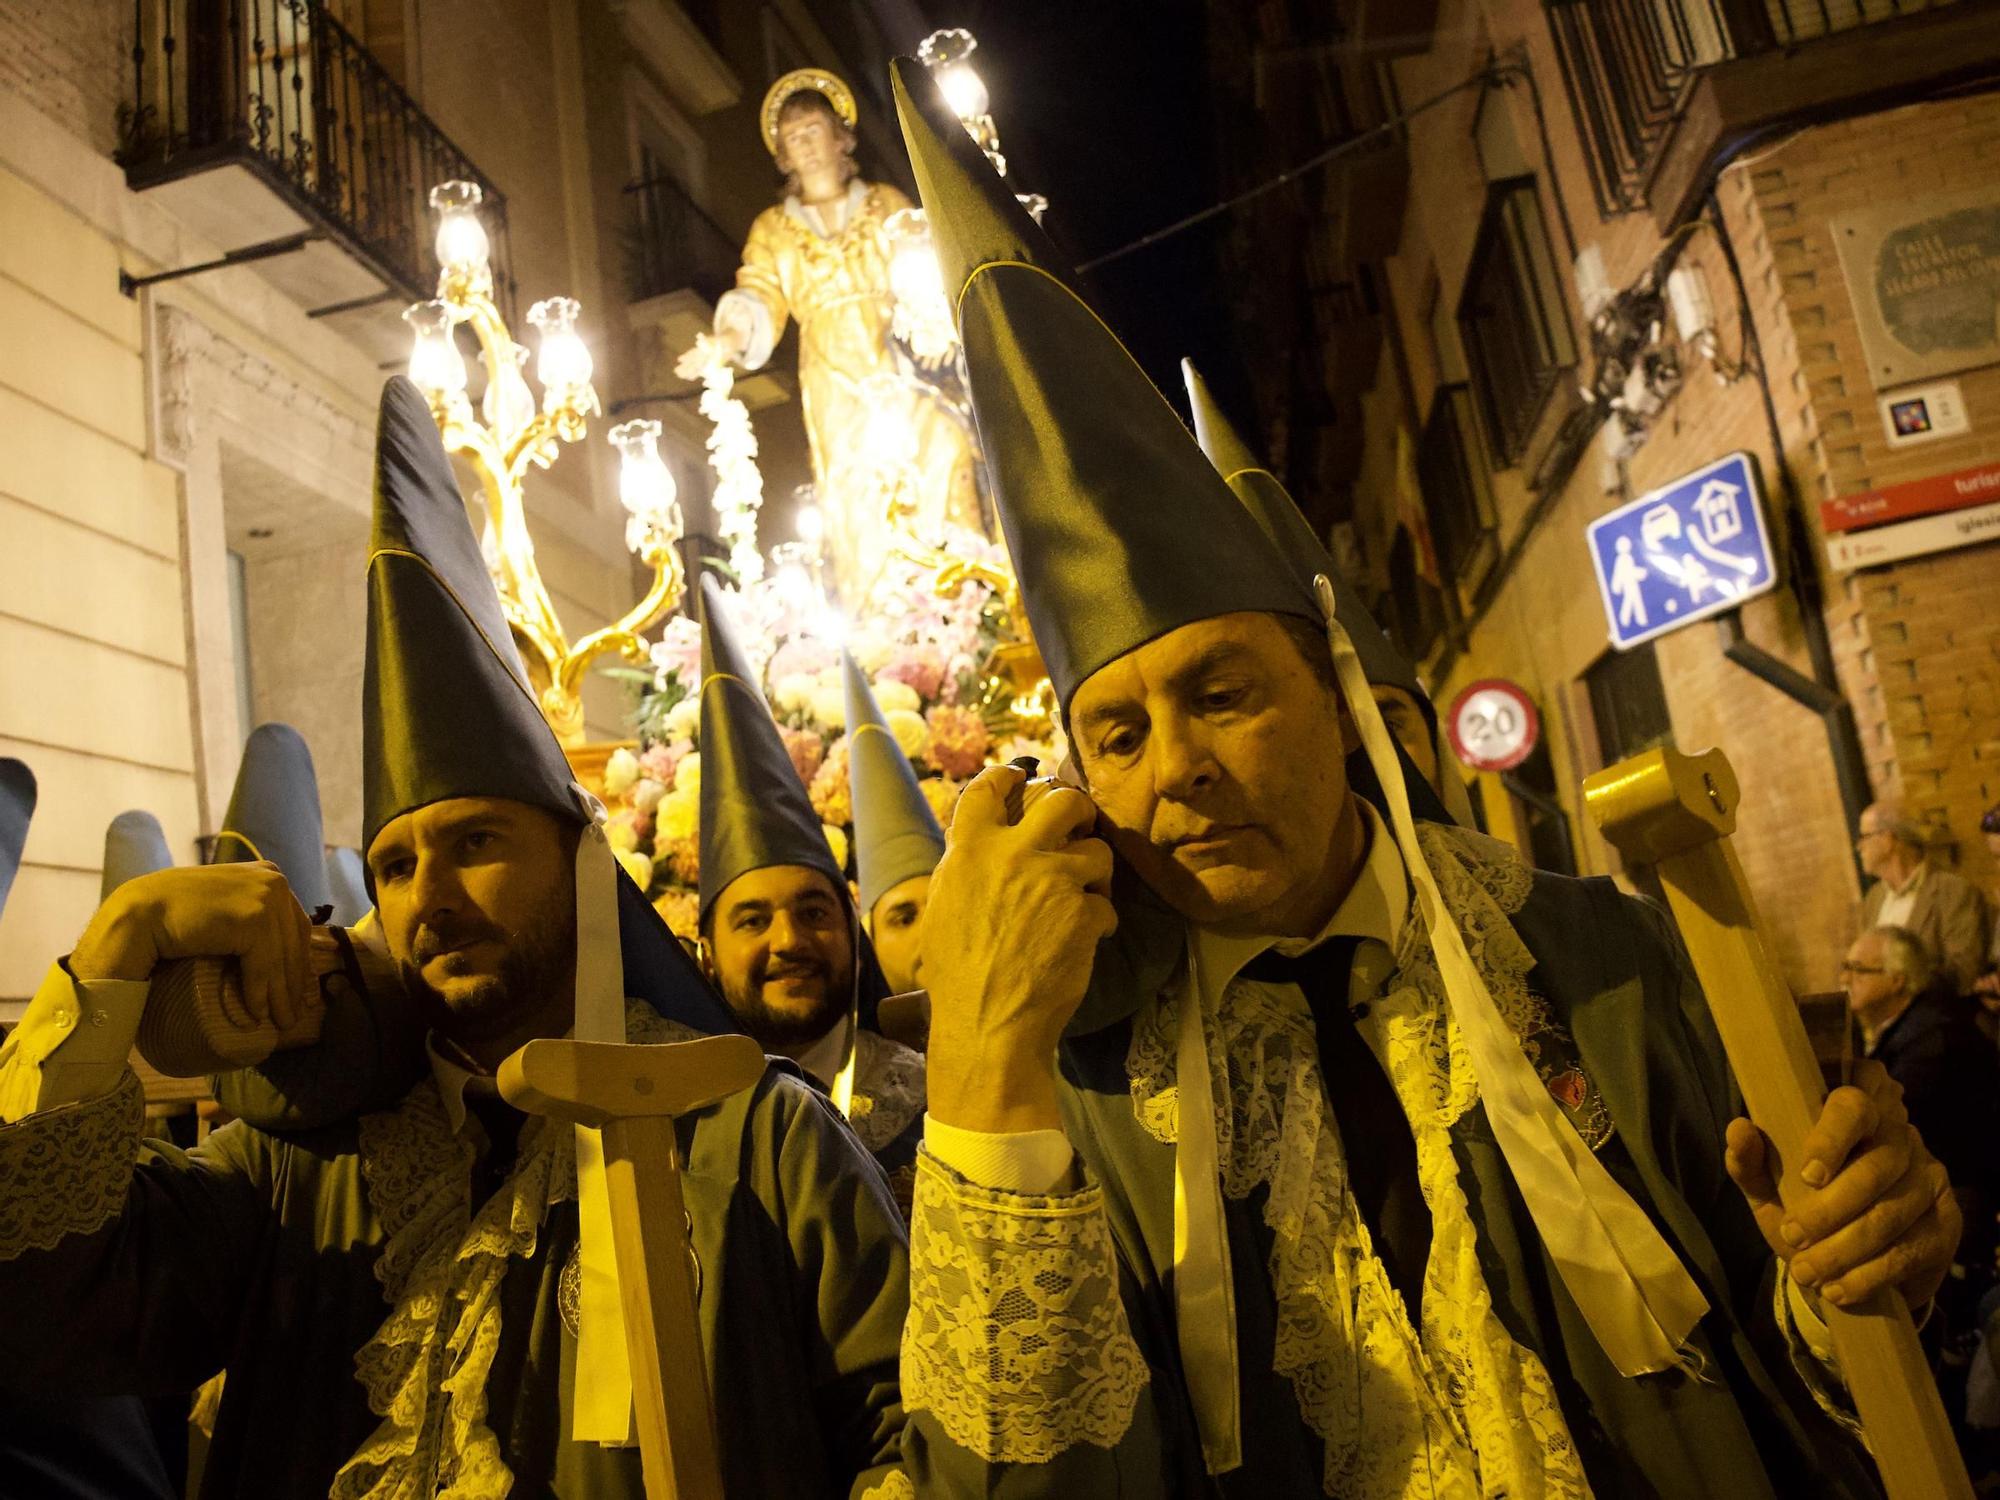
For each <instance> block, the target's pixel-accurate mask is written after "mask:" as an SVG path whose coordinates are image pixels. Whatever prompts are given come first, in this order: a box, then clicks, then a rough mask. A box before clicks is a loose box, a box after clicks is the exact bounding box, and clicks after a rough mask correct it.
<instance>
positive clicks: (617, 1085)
mask: <svg viewBox="0 0 2000 1500" xmlns="http://www.w3.org/2000/svg"><path fill="white" fill-rule="evenodd" d="M763 1074H764V1053H763V1049H762V1048H760V1047H759V1046H758V1045H757V1044H756V1043H755V1042H753V1041H751V1040H750V1038H749V1037H747V1036H708V1037H702V1038H701V1039H700V1040H698V1041H692V1042H666V1043H662V1044H660V1045H658V1046H625V1045H622V1044H620V1043H618V1042H579V1041H573V1040H570V1039H568V1038H553V1037H551V1038H544V1039H542V1040H540V1041H533V1042H529V1043H528V1044H527V1045H526V1046H525V1047H522V1048H520V1049H519V1050H518V1051H516V1052H515V1053H514V1054H513V1055H512V1056H510V1057H509V1058H507V1060H506V1061H505V1062H503V1063H501V1064H500V1073H499V1082H500V1095H501V1097H502V1098H504V1099H505V1100H506V1101H507V1102H508V1103H509V1104H511V1105H513V1106H514V1107H515V1108H516V1109H522V1110H526V1111H527V1112H528V1113H530V1114H536V1115H554V1116H556V1117H558V1118H560V1119H565V1120H569V1121H571V1122H573V1123H575V1124H578V1125H591V1126H598V1127H602V1126H605V1125H608V1124H609V1123H610V1122H611V1121H613V1120H630V1119H649V1118H658V1117H661V1116H667V1117H671V1116H675V1115H685V1114H690V1113H692V1112H693V1111H695V1110H697V1109H705V1108H707V1107H708V1106H709V1105H711V1104H714V1103H715V1102H716V1101H717V1100H720V1099H727V1098H728V1097H729V1096H730V1095H731V1094H734V1093H737V1092H739V1091H741V1090H743V1089H747V1088H749V1087H750V1085H751V1084H753V1083H755V1082H756V1081H757V1080H758V1079H759V1078H761V1077H762V1076H763Z"/></svg>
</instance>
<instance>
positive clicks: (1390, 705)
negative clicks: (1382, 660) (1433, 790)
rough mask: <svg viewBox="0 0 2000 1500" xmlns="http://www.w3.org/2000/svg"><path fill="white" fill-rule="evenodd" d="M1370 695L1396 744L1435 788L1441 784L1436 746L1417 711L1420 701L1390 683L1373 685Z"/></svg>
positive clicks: (1370, 688)
mask: <svg viewBox="0 0 2000 1500" xmlns="http://www.w3.org/2000/svg"><path fill="white" fill-rule="evenodd" d="M1369 692H1370V693H1371V694H1372V695H1373V696H1374V699H1375V706H1376V707H1377V708H1379V709H1380V710H1381V711H1382V722H1383V724H1384V725H1386V726H1387V727H1388V730H1389V733H1390V735H1391V736H1392V737H1393V738H1394V739H1395V741H1396V743H1397V744H1399V745H1401V746H1402V747H1403V753H1404V754H1405V755H1407V756H1409V757H1410V764H1411V765H1413V766H1415V767H1416V768H1417V773H1418V774H1419V775H1421V776H1422V777H1423V778H1424V780H1426V781H1428V782H1429V783H1430V784H1431V785H1432V786H1433V787H1435V786H1436V785H1437V784H1438V758H1437V743H1436V741H1434V740H1433V739H1432V738H1431V726H1430V725H1429V723H1428V722H1426V721H1425V719H1424V711H1423V710H1422V709H1421V708H1419V707H1417V700H1416V699H1414V698H1412V697H1411V696H1410V695H1409V694H1408V693H1406V692H1404V691H1403V690H1402V689H1401V688H1399V687H1391V686H1389V685H1388V684H1387V683H1381V682H1378V683H1373V684H1371V685H1370V687H1369Z"/></svg>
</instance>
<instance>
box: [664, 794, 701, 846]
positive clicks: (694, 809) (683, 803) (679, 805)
mask: <svg viewBox="0 0 2000 1500" xmlns="http://www.w3.org/2000/svg"><path fill="white" fill-rule="evenodd" d="M700 827H701V796H700V794H699V793H698V792H690V791H689V790H688V789H687V788H685V787H682V786H679V785H676V786H675V787H674V789H673V790H672V791H671V792H668V793H667V795H666V796H665V797H664V798H662V799H661V802H660V806H659V810H658V812H657V813H656V814H655V821H654V823H653V852H654V853H655V854H659V853H661V852H663V851H664V850H665V849H666V847H667V846H668V845H670V844H677V843H679V842H680V841H681V840H682V839H691V838H693V837H694V836H695V831H696V830H697V829H699V828H700Z"/></svg>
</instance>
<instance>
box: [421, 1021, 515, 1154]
mask: <svg viewBox="0 0 2000 1500" xmlns="http://www.w3.org/2000/svg"><path fill="white" fill-rule="evenodd" d="M424 1055H425V1056H426V1057H427V1058H429V1059H430V1065H431V1078H432V1080H433V1081H434V1082H435V1083H436V1084H437V1088H438V1093H439V1094H440V1095H441V1096H443V1098H444V1113H445V1118H446V1119H448V1120H450V1121H451V1133H452V1134H453V1135H457V1134H458V1133H459V1132H460V1131H462V1130H464V1129H465V1096H466V1095H467V1094H471V1095H474V1096H475V1097H480V1098H487V1099H495V1098H498V1097H499V1095H500V1085H499V1083H498V1082H496V1081H495V1080H494V1079H493V1078H492V1077H491V1076H490V1075H488V1074H485V1073H475V1072H473V1071H472V1069H470V1068H468V1067H466V1066H465V1064H463V1063H461V1062H457V1061H454V1060H453V1059H452V1058H449V1057H447V1056H445V1054H444V1053H443V1051H441V1050H440V1049H439V1047H438V1044H437V1038H436V1037H435V1036H427V1037H425V1038H424Z"/></svg>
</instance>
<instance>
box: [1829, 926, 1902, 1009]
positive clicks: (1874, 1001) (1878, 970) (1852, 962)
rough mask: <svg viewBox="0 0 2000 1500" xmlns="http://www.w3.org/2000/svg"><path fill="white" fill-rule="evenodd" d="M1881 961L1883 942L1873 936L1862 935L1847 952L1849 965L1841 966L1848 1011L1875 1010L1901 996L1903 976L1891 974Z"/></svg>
mask: <svg viewBox="0 0 2000 1500" xmlns="http://www.w3.org/2000/svg"><path fill="white" fill-rule="evenodd" d="M1882 958H1883V944H1882V939H1880V938H1879V937H1877V936H1876V935H1875V934H1874V933H1872V932H1864V933H1862V934H1861V936H1860V937H1858V938H1856V939H1855V940H1854V943H1853V945H1852V946H1851V947H1850V948H1849V949H1848V950H1847V962H1845V963H1843V964H1842V965H1841V966H1840V977H1841V982H1842V983H1843V984H1845V985H1846V986H1847V1008H1848V1009H1849V1010H1851V1011H1855V1012H1865V1011H1870V1010H1875V1009H1878V1008H1880V1007H1881V1006H1882V1005H1884V1004H1886V1003H1887V1002H1889V1001H1892V1000H1894V999H1896V998H1897V997H1898V996H1899V995H1900V994H1901V993H1902V991H1903V976H1902V975H1900V974H1892V973H1890V972H1889V970H1888V968H1887V967H1886V966H1885V965H1884V964H1883V962H1882Z"/></svg>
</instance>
